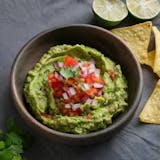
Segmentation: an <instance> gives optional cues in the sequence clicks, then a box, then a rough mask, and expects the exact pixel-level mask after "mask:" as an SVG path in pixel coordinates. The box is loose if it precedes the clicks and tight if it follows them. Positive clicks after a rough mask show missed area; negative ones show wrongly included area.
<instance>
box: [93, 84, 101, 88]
mask: <svg viewBox="0 0 160 160" xmlns="http://www.w3.org/2000/svg"><path fill="white" fill-rule="evenodd" d="M93 87H94V88H102V87H103V84H100V83H93Z"/></svg>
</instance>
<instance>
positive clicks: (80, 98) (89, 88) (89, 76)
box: [48, 55, 114, 119]
mask: <svg viewBox="0 0 160 160" xmlns="http://www.w3.org/2000/svg"><path fill="white" fill-rule="evenodd" d="M53 66H54V71H53V72H52V73H49V74H48V83H49V85H50V87H51V88H52V89H53V91H54V92H53V96H54V98H55V100H56V101H58V102H59V103H60V104H59V107H60V112H61V114H62V115H64V116H79V115H81V114H82V112H83V111H82V109H81V106H82V105H83V104H85V103H89V104H96V100H94V98H95V97H96V96H101V95H102V94H103V87H104V80H103V78H102V76H101V74H100V69H98V68H96V66H95V62H94V61H93V60H91V61H82V60H80V59H78V58H75V57H71V56H68V55H67V56H65V58H64V61H61V62H59V61H56V62H54V64H53ZM111 77H112V78H114V75H111ZM86 118H87V119H90V118H91V115H87V116H86Z"/></svg>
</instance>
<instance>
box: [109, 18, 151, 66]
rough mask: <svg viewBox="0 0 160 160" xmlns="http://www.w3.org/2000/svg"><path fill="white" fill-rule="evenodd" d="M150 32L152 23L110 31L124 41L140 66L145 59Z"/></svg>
mask: <svg viewBox="0 0 160 160" xmlns="http://www.w3.org/2000/svg"><path fill="white" fill-rule="evenodd" d="M151 30H152V22H150V21H148V22H144V23H140V24H136V25H133V26H129V27H123V28H117V29H113V30H111V32H113V33H114V34H115V35H117V36H118V37H120V38H121V39H122V40H124V41H125V42H126V43H127V44H128V46H129V47H130V49H131V50H132V51H133V53H134V54H135V55H136V57H137V59H138V60H139V62H140V63H141V64H144V63H145V62H144V60H145V59H146V58H147V53H148V45H149V41H150V35H151Z"/></svg>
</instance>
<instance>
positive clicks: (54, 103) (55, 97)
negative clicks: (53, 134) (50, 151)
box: [24, 45, 128, 134]
mask: <svg viewBox="0 0 160 160" xmlns="http://www.w3.org/2000/svg"><path fill="white" fill-rule="evenodd" d="M126 89H127V82H126V79H125V77H124V76H123V74H122V71H121V67H120V65H116V64H115V63H114V62H113V61H112V60H110V59H109V58H107V57H104V55H103V54H102V53H100V52H99V51H97V50H96V49H93V48H90V47H87V46H84V45H74V46H71V45H57V46H54V47H52V48H50V50H49V51H48V53H46V54H44V55H43V57H42V58H41V59H40V61H39V62H38V63H37V64H36V65H35V67H34V68H33V69H32V70H30V71H29V73H28V75H27V77H26V80H25V83H24V95H25V99H26V101H27V102H28V103H29V105H30V107H31V110H32V112H33V114H34V115H35V117H36V118H37V119H38V120H39V121H41V122H42V123H43V124H45V125H47V126H48V127H50V128H53V129H55V130H57V131H61V132H67V133H73V134H86V133H90V132H94V131H97V130H100V129H104V128H106V127H107V126H108V125H110V124H111V123H112V118H113V117H115V116H116V115H118V114H119V113H121V112H123V111H124V110H125V109H126V107H127V106H128V104H127V102H126V100H127V97H128V95H127V91H126Z"/></svg>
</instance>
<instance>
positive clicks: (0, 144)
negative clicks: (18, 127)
mask: <svg viewBox="0 0 160 160" xmlns="http://www.w3.org/2000/svg"><path fill="white" fill-rule="evenodd" d="M4 148H5V142H4V141H0V150H2V149H4Z"/></svg>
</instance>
